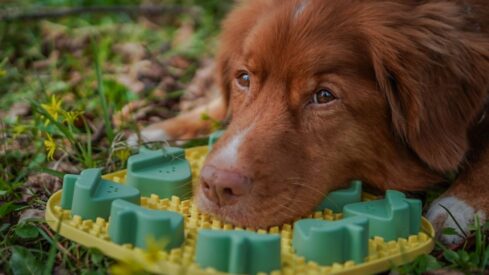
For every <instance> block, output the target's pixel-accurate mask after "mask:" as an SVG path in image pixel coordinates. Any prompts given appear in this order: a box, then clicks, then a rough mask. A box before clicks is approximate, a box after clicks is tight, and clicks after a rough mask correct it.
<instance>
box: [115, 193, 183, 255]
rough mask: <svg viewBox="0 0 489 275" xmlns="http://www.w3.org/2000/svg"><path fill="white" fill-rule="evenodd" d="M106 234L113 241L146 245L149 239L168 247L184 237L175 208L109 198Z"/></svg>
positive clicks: (180, 221) (179, 243) (139, 245)
mask: <svg viewBox="0 0 489 275" xmlns="http://www.w3.org/2000/svg"><path fill="white" fill-rule="evenodd" d="M109 236H110V239H111V240H112V241H113V242H114V243H118V244H132V245H134V246H137V247H140V248H143V249H145V248H147V247H148V244H149V242H151V241H152V242H153V243H156V244H157V245H159V246H160V248H161V249H166V250H170V249H173V248H176V247H179V246H180V245H182V243H183V241H184V238H185V237H184V224H183V216H182V215H180V214H179V213H177V212H172V211H160V210H151V209H145V208H142V207H141V206H139V205H136V204H133V203H130V202H127V201H124V200H115V201H114V202H112V208H111V212H110V223H109Z"/></svg>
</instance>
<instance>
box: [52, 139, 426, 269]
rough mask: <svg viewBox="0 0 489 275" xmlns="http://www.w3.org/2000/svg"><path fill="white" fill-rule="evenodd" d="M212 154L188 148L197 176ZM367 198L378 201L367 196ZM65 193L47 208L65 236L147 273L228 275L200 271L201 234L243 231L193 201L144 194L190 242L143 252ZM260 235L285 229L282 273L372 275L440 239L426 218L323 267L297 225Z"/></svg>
mask: <svg viewBox="0 0 489 275" xmlns="http://www.w3.org/2000/svg"><path fill="white" fill-rule="evenodd" d="M206 154H207V147H196V148H192V149H188V150H187V151H186V157H187V159H188V160H189V161H190V164H191V167H192V173H193V175H192V176H193V179H198V172H199V171H200V167H201V165H202V163H203V161H204V158H205V156H206ZM125 174H126V172H125V171H119V172H116V173H113V174H109V175H106V176H104V178H106V179H109V180H112V181H115V182H117V183H120V184H124V180H125ZM364 199H367V200H368V199H372V197H371V196H369V195H368V194H364ZM60 201H61V191H58V192H57V193H55V194H53V195H52V196H51V198H50V199H49V201H48V203H47V206H46V221H47V222H48V224H49V225H50V226H51V228H53V229H54V230H56V229H57V227H58V224H59V222H60V221H61V226H60V234H61V235H62V236H64V237H66V238H68V239H70V240H73V241H75V242H77V243H79V244H81V245H84V246H87V247H94V248H98V249H99V250H101V251H102V253H104V254H105V255H107V256H109V257H112V258H114V259H119V260H126V261H127V260H130V261H131V262H135V263H139V264H140V265H141V266H143V267H144V268H145V269H146V270H147V271H150V272H154V273H160V274H223V273H220V272H217V271H215V270H213V269H205V270H203V269H200V268H199V267H198V266H197V264H196V263H195V262H194V259H195V248H196V238H197V232H198V230H199V229H204V228H205V229H224V230H241V229H242V228H236V227H234V226H232V225H230V224H224V223H222V222H221V221H219V220H217V219H214V218H212V217H210V216H209V215H206V214H203V213H200V212H199V211H198V210H197V208H196V207H195V206H194V205H193V203H192V201H190V200H184V201H181V200H180V199H179V198H178V197H172V198H171V199H160V198H159V197H158V196H156V195H152V196H151V197H142V198H141V206H143V207H146V208H150V209H159V210H171V211H177V212H179V213H181V214H182V215H183V216H184V219H185V241H184V243H183V245H182V246H181V247H180V248H176V249H172V250H171V251H170V252H165V251H157V252H155V251H143V250H141V249H139V248H134V247H132V246H131V245H118V244H115V243H112V242H111V241H110V238H109V235H108V231H107V229H108V222H107V221H106V220H104V219H101V218H98V219H97V220H95V221H92V220H82V219H81V218H80V217H79V216H72V215H71V213H70V211H69V210H64V209H62V208H61V207H60ZM309 217H312V218H317V219H324V220H337V219H341V218H342V215H341V213H332V212H331V211H328V210H325V211H323V212H315V213H313V214H311V215H310V216H309ZM257 232H258V233H262V234H268V233H280V235H281V238H282V239H281V244H282V248H281V249H282V253H281V254H282V268H281V270H277V271H274V272H272V273H271V274H273V275H278V274H372V273H376V272H381V271H385V270H389V269H391V268H393V267H395V266H398V265H401V264H405V263H408V262H410V261H412V260H414V259H415V258H416V257H417V256H419V255H421V254H427V253H430V252H431V250H432V249H433V247H434V241H433V239H432V238H431V237H430V236H434V235H435V232H434V230H433V227H432V226H431V224H430V223H429V222H428V221H427V220H426V219H425V218H423V220H422V225H421V232H420V233H419V234H418V235H413V236H410V237H409V238H407V239H402V238H401V239H398V240H397V241H390V242H384V240H383V239H382V238H380V237H375V238H372V239H370V240H369V252H368V257H367V258H366V259H365V262H364V263H362V264H355V263H354V262H352V261H348V262H346V263H337V264H336V263H335V264H333V265H331V266H320V265H318V264H316V263H314V262H307V261H305V260H304V258H303V257H299V256H297V255H295V254H294V250H293V248H292V245H291V243H292V235H293V228H292V225H291V224H284V225H282V226H280V227H272V228H270V229H269V230H268V231H265V230H258V231H257ZM334 249H335V248H334V247H330V248H325V249H324V253H328V251H329V250H334Z"/></svg>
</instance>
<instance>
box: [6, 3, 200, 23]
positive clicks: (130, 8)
mask: <svg viewBox="0 0 489 275" xmlns="http://www.w3.org/2000/svg"><path fill="white" fill-rule="evenodd" d="M87 13H92V14H93V13H127V14H131V15H146V16H160V15H164V14H181V13H189V14H192V15H197V14H198V13H199V11H198V9H196V8H189V7H182V6H178V5H165V6H163V5H142V6H135V5H124V6H91V7H69V8H68V7H66V8H49V9H41V10H35V11H34V10H31V11H16V10H13V9H6V10H4V11H2V12H0V21H15V20H39V19H44V18H59V17H66V16H73V15H80V14H87Z"/></svg>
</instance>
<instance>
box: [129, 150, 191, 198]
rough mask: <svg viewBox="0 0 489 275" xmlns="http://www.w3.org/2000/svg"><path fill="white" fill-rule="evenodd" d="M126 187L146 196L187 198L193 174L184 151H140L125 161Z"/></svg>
mask: <svg viewBox="0 0 489 275" xmlns="http://www.w3.org/2000/svg"><path fill="white" fill-rule="evenodd" d="M126 184H128V185H130V186H133V187H135V188H137V189H139V191H141V194H142V195H143V196H146V197H148V196H150V195H151V194H156V195H158V196H160V197H161V198H171V196H178V197H180V198H181V199H188V198H190V197H191V195H192V172H191V170H190V164H189V162H188V161H187V160H186V159H185V151H184V150H183V149H181V148H175V147H166V148H164V149H160V150H149V149H146V148H141V149H140V151H139V154H137V155H134V156H131V157H129V159H128V161H127V176H126Z"/></svg>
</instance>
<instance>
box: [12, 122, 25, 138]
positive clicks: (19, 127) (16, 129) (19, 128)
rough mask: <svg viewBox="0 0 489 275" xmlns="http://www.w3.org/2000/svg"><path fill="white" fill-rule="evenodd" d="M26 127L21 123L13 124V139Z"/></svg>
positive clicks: (23, 131)
mask: <svg viewBox="0 0 489 275" xmlns="http://www.w3.org/2000/svg"><path fill="white" fill-rule="evenodd" d="M27 129H28V127H27V125H23V124H17V125H15V126H14V129H13V132H14V139H15V138H17V137H18V136H20V135H22V134H23V133H25V131H26V130H27Z"/></svg>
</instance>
